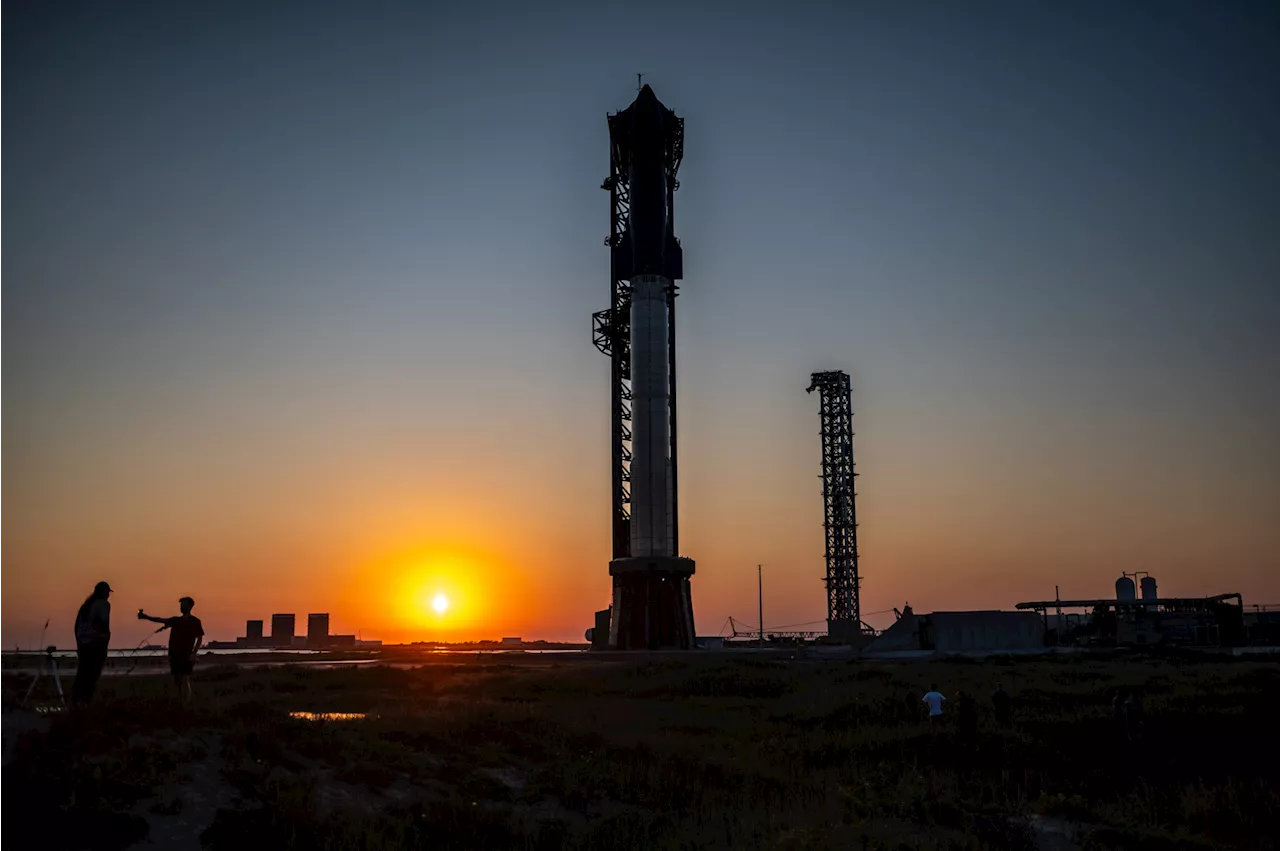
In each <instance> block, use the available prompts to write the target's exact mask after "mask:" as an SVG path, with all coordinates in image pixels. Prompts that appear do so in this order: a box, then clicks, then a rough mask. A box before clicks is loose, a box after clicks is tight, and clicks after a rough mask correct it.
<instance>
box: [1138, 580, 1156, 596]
mask: <svg viewBox="0 0 1280 851" xmlns="http://www.w3.org/2000/svg"><path fill="white" fill-rule="evenodd" d="M1140 585H1141V588H1142V599H1144V600H1155V599H1157V598H1156V580H1155V577H1154V576H1144V577H1142V582H1141V583H1140Z"/></svg>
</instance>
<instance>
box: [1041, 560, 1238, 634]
mask: <svg viewBox="0 0 1280 851" xmlns="http://www.w3.org/2000/svg"><path fill="white" fill-rule="evenodd" d="M1135 579H1138V580H1139V582H1137V583H1135V582H1134V580H1135ZM1139 591H1140V594H1139ZM1016 608H1017V609H1019V610H1023V611H1029V612H1033V613H1035V614H1037V615H1038V616H1039V617H1040V619H1041V621H1042V623H1043V624H1044V631H1045V636H1046V641H1047V642H1048V643H1049V644H1051V645H1060V646H1104V647H1105V646H1121V647H1124V646H1155V645H1163V646H1182V647H1237V646H1240V645H1243V644H1245V643H1246V642H1247V641H1249V636H1248V635H1247V633H1246V630H1245V620H1244V605H1243V601H1242V599H1241V596H1240V594H1238V593H1230V594H1217V595H1214V596H1210V597H1161V596H1159V593H1158V591H1157V587H1156V580H1155V578H1154V577H1152V576H1150V575H1149V574H1145V573H1133V574H1129V573H1125V574H1121V576H1120V578H1119V579H1117V580H1116V596H1115V597H1114V598H1110V599H1097V600H1061V599H1053V600H1036V601H1031V602H1026V603H1019V604H1018V605H1017V606H1016Z"/></svg>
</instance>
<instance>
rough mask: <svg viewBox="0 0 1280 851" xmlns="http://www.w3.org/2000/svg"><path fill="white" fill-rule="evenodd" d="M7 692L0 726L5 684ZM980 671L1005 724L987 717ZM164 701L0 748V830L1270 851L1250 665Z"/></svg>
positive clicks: (151, 681) (282, 680)
mask: <svg viewBox="0 0 1280 851" xmlns="http://www.w3.org/2000/svg"><path fill="white" fill-rule="evenodd" d="M5 679H6V682H5V704H6V712H11V710H10V709H9V707H11V706H12V705H13V703H14V702H15V695H17V696H20V690H21V689H22V688H24V687H25V684H26V682H25V681H24V680H23V681H20V680H19V679H18V678H17V677H6V678H5ZM997 679H1001V680H1003V681H1004V683H1005V686H1006V688H1007V689H1008V690H1009V691H1010V692H1012V694H1013V695H1014V699H1015V711H1016V718H1015V725H1014V727H1013V728H1012V729H1009V730H1001V729H996V728H995V727H994V726H993V725H992V724H991V720H990V718H989V713H988V711H987V710H988V703H987V697H988V695H989V694H990V692H991V690H992V688H993V687H994V683H995V681H996V680H997ZM930 682H937V683H938V684H939V686H940V687H941V689H942V691H943V692H944V693H946V694H948V695H949V696H952V695H954V693H955V692H956V691H957V690H958V689H964V690H967V691H969V692H970V693H973V694H975V695H977V697H978V703H979V710H980V719H981V723H980V726H979V729H978V734H977V736H976V738H975V739H973V740H961V739H960V737H959V736H958V734H957V732H956V730H955V729H954V728H948V729H944V730H943V731H942V732H941V733H940V734H938V735H934V734H932V733H931V732H930V730H929V728H928V726H927V725H926V724H925V723H924V722H923V721H922V719H921V716H920V714H919V711H918V702H919V699H920V696H921V694H922V693H923V692H924V691H925V690H926V687H927V686H928V685H929V683H930ZM1117 686H1125V687H1140V688H1141V689H1142V690H1143V694H1144V695H1145V700H1144V708H1145V723H1144V728H1143V736H1142V739H1141V740H1140V741H1138V742H1129V741H1127V740H1126V738H1125V737H1124V736H1123V735H1122V734H1121V733H1119V731H1118V730H1117V728H1116V726H1115V722H1114V719H1113V715H1112V707H1111V702H1110V701H1111V692H1112V690H1113V689H1114V688H1115V687H1117ZM168 689H169V683H168V681H167V680H166V679H164V678H161V677H129V678H112V679H104V681H103V684H102V686H101V687H100V694H99V697H100V700H99V702H98V705H97V706H95V707H93V708H92V709H90V710H88V711H86V712H84V713H81V714H78V715H74V716H54V717H52V718H51V719H50V721H49V723H48V724H47V725H46V727H47V728H46V729H42V730H32V731H29V732H26V733H24V734H22V735H21V736H20V737H19V739H18V741H17V742H16V744H15V745H14V750H13V754H12V759H11V761H10V763H9V764H8V765H6V767H5V768H4V778H3V779H4V809H5V814H6V815H9V816H10V817H9V818H7V819H5V828H4V833H5V836H4V838H5V839H6V840H11V839H13V838H14V837H15V836H17V834H16V833H14V831H17V830H19V827H20V825H21V824H23V823H26V824H42V825H45V826H46V827H45V829H44V834H43V835H42V837H41V844H40V847H42V848H89V847H94V848H127V847H130V846H131V845H132V844H133V843H136V842H143V843H149V844H143V845H139V846H138V847H157V848H168V847H172V848H199V847H207V848H211V849H215V851H220V849H234V851H245V849H250V848H259V847H271V848H281V849H283V848H298V849H332V851H347V849H407V848H414V849H417V848H482V849H505V848H520V849H559V848H570V849H575V848H582V849H587V848H592V849H597V848H598V849H615V848H616V849H622V848H715V847H718V848H730V847H732V848H769V849H810V848H865V849H899V848H939V849H941V848H1010V849H1019V848H1026V849H1031V848H1038V847H1039V848H1071V847H1078V848H1085V849H1104V848H1115V849H1121V848H1123V849H1129V848H1155V849H1184V848H1185V849H1207V848H1243V849H1250V848H1253V849H1264V848H1274V847H1277V846H1276V839H1275V838H1274V834H1275V833H1276V827H1275V826H1276V825H1277V824H1280V792H1277V788H1276V786H1275V784H1274V783H1273V782H1272V779H1273V778H1274V777H1275V776H1276V766H1275V764H1274V762H1273V761H1272V758H1271V757H1269V756H1268V751H1269V749H1271V748H1274V745H1275V741H1276V738H1275V722H1274V719H1273V715H1274V710H1275V701H1276V699H1277V696H1278V695H1280V665H1276V664H1275V663H1267V662H1252V661H1231V660H1221V659H1215V660H1208V659H1202V658H1149V657H1144V658H1130V659H1127V660H1118V659H1101V658H1093V659H1091V658H1083V657H1070V658H1067V657H1057V658H1038V659H1018V660H1013V659H991V660H986V661H983V662H974V661H967V660H953V661H927V662H921V661H915V662H901V663H874V662H865V661H835V662H833V661H815V660H807V659H805V658H803V657H802V656H798V657H797V658H794V659H793V658H790V657H788V656H786V655H775V656H768V655H760V656H751V655H746V654H742V655H735V654H733V653H729V654H723V653H721V654H698V655H690V656H689V657H688V658H681V659H670V658H647V659H646V658H623V659H618V658H617V657H609V658H605V659H601V658H595V657H589V656H588V655H586V654H584V656H582V657H574V658H563V657H559V658H551V657H546V656H542V657H524V658H521V657H501V658H500V659H498V660H496V661H495V660H494V659H492V658H491V659H490V660H489V661H484V662H477V661H471V660H466V659H464V660H458V659H456V658H452V659H451V658H432V659H428V660H425V661H424V663H423V664H422V665H421V666H420V667H414V668H392V667H372V668H362V669H343V670H317V669H309V668H305V667H294V668H274V669H256V670H244V669H237V668H234V667H229V666H228V667H219V668H208V669H203V670H199V671H198V672H197V689H198V694H197V705H195V706H194V707H193V708H190V709H181V708H178V707H176V706H175V705H173V703H172V702H171V699H170V695H169V694H168ZM295 711H308V712H341V713H368V717H366V718H364V719H347V720H337V721H312V720H300V719H296V718H293V717H291V716H290V714H289V713H290V712H295ZM17 813H22V814H25V819H23V820H21V821H20V820H19V819H16V818H14V817H13V815H11V814H17ZM1058 830H1061V831H1065V833H1064V834H1063V835H1058V834H1057V833H1055V831H1058ZM11 847H18V845H14V846H11Z"/></svg>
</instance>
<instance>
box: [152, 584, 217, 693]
mask: <svg viewBox="0 0 1280 851" xmlns="http://www.w3.org/2000/svg"><path fill="white" fill-rule="evenodd" d="M195 605H196V601H195V600H193V599H191V598H190V597H183V598H182V599H180V600H179V601H178V608H179V610H181V612H182V614H181V615H179V616H178V617H176V618H153V617H151V615H149V614H147V613H146V612H144V611H142V609H138V620H142V621H151V622H152V623H158V624H162V625H163V626H162V627H161V628H162V629H167V630H169V672H170V673H172V674H173V684H174V685H175V686H177V688H178V696H179V697H181V698H182V700H183V702H187V701H190V700H191V672H192V671H193V670H194V669H195V663H196V654H197V653H199V652H200V647H201V646H202V645H203V644H204V626H203V625H202V624H201V623H200V619H199V618H198V617H196V616H195V615H193V614H191V610H192V609H193V608H195Z"/></svg>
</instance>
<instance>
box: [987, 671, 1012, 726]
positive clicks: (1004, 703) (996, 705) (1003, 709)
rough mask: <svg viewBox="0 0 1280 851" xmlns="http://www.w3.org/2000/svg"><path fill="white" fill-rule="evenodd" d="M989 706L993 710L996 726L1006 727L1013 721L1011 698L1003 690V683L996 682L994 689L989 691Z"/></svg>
mask: <svg viewBox="0 0 1280 851" xmlns="http://www.w3.org/2000/svg"><path fill="white" fill-rule="evenodd" d="M991 708H992V710H993V711H994V712H995V716H996V724H997V726H1000V727H1008V726H1009V724H1010V722H1011V721H1013V698H1012V697H1010V695H1009V692H1007V691H1005V690H1004V683H1001V682H997V683H996V690H995V691H994V692H992V693H991Z"/></svg>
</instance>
